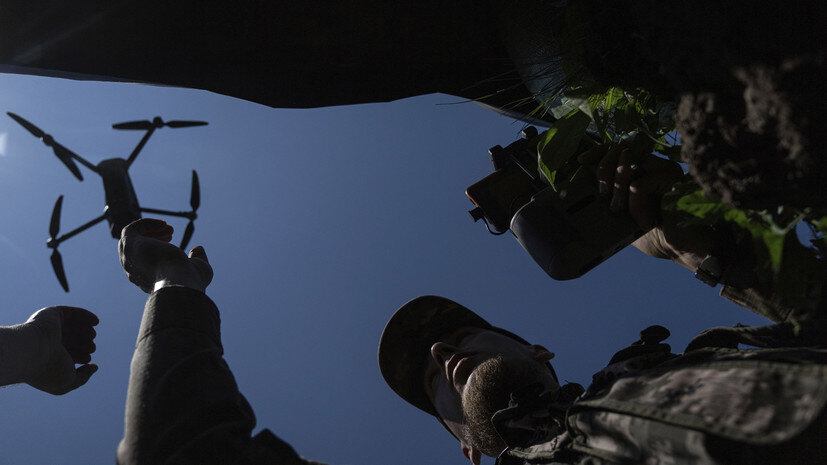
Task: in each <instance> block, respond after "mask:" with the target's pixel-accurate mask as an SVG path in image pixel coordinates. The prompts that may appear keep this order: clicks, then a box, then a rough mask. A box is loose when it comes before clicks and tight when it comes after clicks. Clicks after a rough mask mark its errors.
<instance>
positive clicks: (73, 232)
mask: <svg viewBox="0 0 827 465" xmlns="http://www.w3.org/2000/svg"><path fill="white" fill-rule="evenodd" d="M104 219H106V214H105V213H104V214H103V215H101V216H99V217H97V218H95V219H94V220H92V221H89V222H88V223H86V224H83V225H81V226H79V227H77V228H75V229H73V230H71V231H69V232H67V233H66V234H64V235H62V236H60V237H57V238H55V239H49V242H48V243H47V244H46V245H48V246H49V247H51V248H53V249H54V248H57V246H58V245H60V243H61V242H63V241H65V240H66V239H69V238H71V237H73V236H76V235H78V234H80V233H82V232H83V231H86V230H87V229H89V228H91V227H92V226H94V225H96V224H98V223H100V222H101V221H103V220H104Z"/></svg>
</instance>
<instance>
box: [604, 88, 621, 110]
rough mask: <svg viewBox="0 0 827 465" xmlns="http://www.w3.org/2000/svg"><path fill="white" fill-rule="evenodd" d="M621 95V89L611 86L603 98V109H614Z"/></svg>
mask: <svg viewBox="0 0 827 465" xmlns="http://www.w3.org/2000/svg"><path fill="white" fill-rule="evenodd" d="M622 97H623V90H621V89H620V88H618V87H612V88H611V89H609V90H608V92H606V94H605V97H604V100H605V103H604V104H603V109H604V110H605V111H607V112H609V111H611V110H613V109H614V107H615V105H617V103H618V102H619V101H620V99H621V98H622Z"/></svg>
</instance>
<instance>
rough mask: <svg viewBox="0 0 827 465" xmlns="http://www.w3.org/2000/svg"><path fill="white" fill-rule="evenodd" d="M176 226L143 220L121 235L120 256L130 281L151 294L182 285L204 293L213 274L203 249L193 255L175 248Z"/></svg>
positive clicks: (132, 224)
mask: <svg viewBox="0 0 827 465" xmlns="http://www.w3.org/2000/svg"><path fill="white" fill-rule="evenodd" d="M172 232H173V228H172V226H170V225H168V224H167V223H166V222H165V221H163V220H156V219H152V218H143V219H140V220H137V221H133V222H132V223H130V224H128V225H127V226H126V227H125V228H123V231H122V232H121V240H120V241H119V242H118V254H119V256H120V260H121V266H122V267H123V269H124V271H126V275H127V277H128V278H129V280H130V281H131V282H132V283H134V284H135V285H137V286H138V287H140V288H141V289H142V290H143V291H144V292H146V293H151V292H153V290H157V289H160V288H161V287H164V286H168V285H181V286H186V287H189V288H192V289H196V290H199V291H201V292H204V291H205V290H206V288H207V286H208V285H209V284H210V281H212V277H213V270H212V267H211V266H210V264H209V261H208V260H207V254H206V252H205V251H204V248H203V247H201V246H198V247H195V248H193V249H192V250H191V251H190V253H189V255H187V254H186V253H184V251H183V250H181V249H180V248H178V247H176V246H174V245H172V244H170V243H169V241H170V240H171V239H172Z"/></svg>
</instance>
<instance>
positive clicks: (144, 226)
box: [121, 218, 169, 237]
mask: <svg viewBox="0 0 827 465" xmlns="http://www.w3.org/2000/svg"><path fill="white" fill-rule="evenodd" d="M167 226H169V225H168V224H167V222H166V221H164V220H158V219H155V218H141V219H139V220H135V221H133V222H131V223H129V224H128V225H126V226H125V227H124V228H123V229H122V230H121V237H127V236H130V235H135V234H141V235H145V234H147V233H151V232H152V231H159V230H162V229H164V228H165V227H167Z"/></svg>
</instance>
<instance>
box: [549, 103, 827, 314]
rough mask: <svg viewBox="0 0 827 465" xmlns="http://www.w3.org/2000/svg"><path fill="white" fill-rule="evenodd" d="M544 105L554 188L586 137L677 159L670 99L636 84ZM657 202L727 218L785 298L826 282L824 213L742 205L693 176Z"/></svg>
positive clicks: (699, 218)
mask: <svg viewBox="0 0 827 465" xmlns="http://www.w3.org/2000/svg"><path fill="white" fill-rule="evenodd" d="M547 106H548V107H550V108H549V111H550V112H551V113H552V114H553V115H554V116H556V117H557V118H558V119H557V121H556V122H555V123H554V125H553V126H552V127H551V128H550V129H549V130H548V131H546V132H545V133H543V134H540V135H539V136H538V145H537V150H538V158H539V159H538V165H539V169H540V172H541V173H542V174H543V175H544V176H545V178H546V180H547V181H548V182H549V184H550V185H551V187H552V188H554V189H555V190H559V189H563V188H565V186H566V184H567V182H568V181H570V179H571V178H572V177H573V176H574V175H575V174H576V172H577V167H578V165H577V163H576V161H575V157H576V155H577V154H578V153H580V152H582V149H583V141H584V140H585V141H590V142H591V143H592V144H600V145H603V146H605V148H606V149H607V150H611V149H617V148H619V147H623V148H628V149H629V150H630V151H631V154H632V157H635V156H638V157H643V156H646V155H648V154H650V153H652V152H658V153H660V154H662V155H664V156H666V157H668V158H670V159H671V160H673V161H676V162H680V149H681V147H680V145H678V144H676V143H675V139H676V137H675V136H674V131H675V120H674V117H673V116H674V112H675V106H674V104H672V103H670V102H658V101H656V100H655V99H654V98H653V97H652V96H651V95H650V94H648V93H647V92H646V91H644V90H642V89H637V90H634V91H626V90H623V89H619V88H617V87H612V88H608V89H599V88H594V87H588V88H587V87H581V88H571V89H569V90H568V91H567V92H565V93H563V94H561V95H558V96H557V98H556V99H555V100H554V102H553V103H552V104H550V105H547ZM578 148H580V150H578ZM563 173H564V174H566V176H562V175H561V174H563ZM662 207H663V209H664V210H667V211H671V212H673V213H678V214H681V215H683V216H685V218H686V223H702V224H706V225H716V224H717V225H721V224H727V225H728V226H729V229H731V230H732V231H733V234H734V235H735V236H736V237H735V239H736V240H737V241H739V242H740V243H747V244H749V242H751V243H752V251H753V256H754V258H755V262H756V264H757V266H756V270H755V271H756V274H757V276H758V278H759V280H761V281H762V282H764V283H766V284H768V285H771V286H772V289H773V290H774V292H775V293H776V294H777V295H778V296H779V297H781V298H782V300H783V301H785V302H786V303H788V304H789V305H792V306H797V305H803V306H806V305H808V299H809V300H810V301H812V297H814V293H815V294H818V295H817V296H816V297H819V298H820V293H821V286H822V284H821V283H824V282H827V265H826V263H827V239H825V235H826V234H827V212H825V211H821V212H817V211H811V210H803V211H802V210H794V209H791V208H787V207H780V208H778V209H777V211H773V212H769V211H754V210H740V209H737V208H734V207H732V206H729V205H726V204H724V203H722V202H721V201H720V200H719V199H715V198H710V197H707V196H706V195H704V193H703V192H702V190H701V188H700V186H699V185H698V184H697V183H695V182H692V181H690V182H683V183H679V184H677V185H676V186H675V187H674V188H673V190H672V192H670V193H668V194H667V195H665V196H664V199H663V203H662ZM801 222H804V224H806V225H807V226H808V227H809V228H810V230H811V232H812V237H811V240H810V244H809V245H804V244H802V243H801V242H800V241H799V240H798V237H797V234H796V226H797V225H799V223H801ZM814 286H815V289H814ZM809 303H812V302H809Z"/></svg>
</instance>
